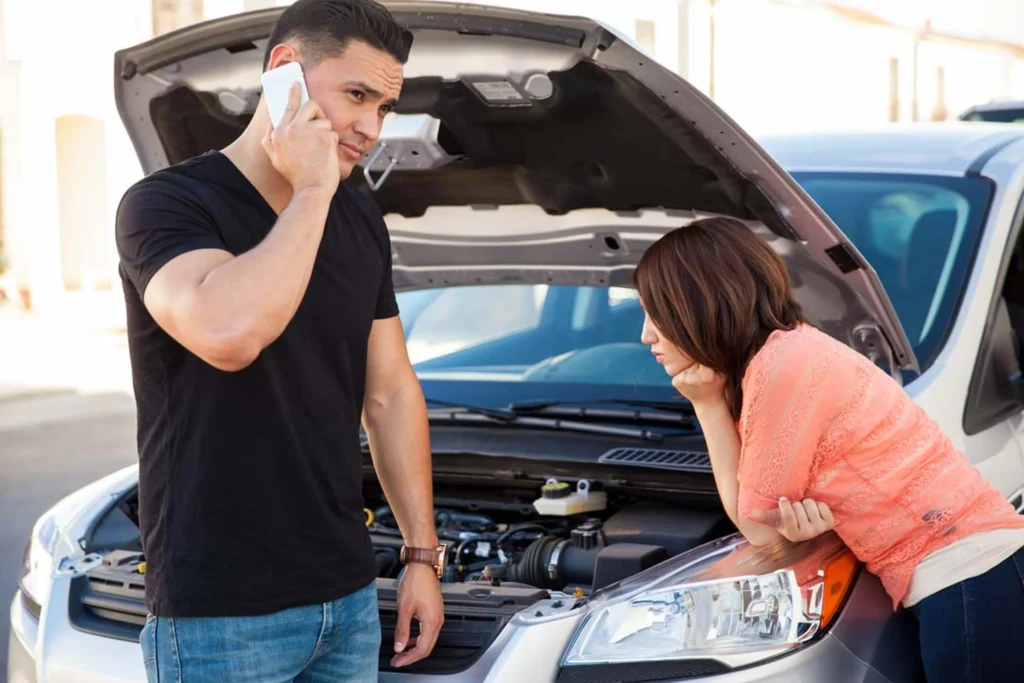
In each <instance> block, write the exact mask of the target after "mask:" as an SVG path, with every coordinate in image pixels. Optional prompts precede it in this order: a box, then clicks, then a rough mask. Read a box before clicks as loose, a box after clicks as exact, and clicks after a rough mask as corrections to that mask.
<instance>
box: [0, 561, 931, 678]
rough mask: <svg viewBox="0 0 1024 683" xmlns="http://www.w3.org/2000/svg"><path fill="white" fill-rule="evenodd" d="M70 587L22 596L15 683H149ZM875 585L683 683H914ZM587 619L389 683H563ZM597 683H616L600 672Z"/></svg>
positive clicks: (905, 640)
mask: <svg viewBox="0 0 1024 683" xmlns="http://www.w3.org/2000/svg"><path fill="white" fill-rule="evenodd" d="M69 595H70V580H69V579H67V578H58V579H56V580H55V581H54V584H53V590H52V592H51V594H50V597H49V599H48V600H47V605H45V606H44V607H43V610H42V613H41V616H40V619H36V617H35V615H33V614H32V613H31V612H30V611H29V610H28V609H27V607H26V606H25V602H24V600H23V599H22V595H21V593H20V592H18V593H16V594H15V597H14V600H13V602H12V603H11V609H10V619H11V634H10V654H9V660H8V671H7V679H8V681H9V683H71V682H72V681H74V682H75V683H127V682H129V681H131V682H134V683H144V682H145V681H146V674H145V668H144V666H143V662H142V651H141V649H140V647H139V645H138V643H135V642H129V641H125V640H117V639H113V638H105V637H101V636H97V635H93V634H89V633H85V632H83V631H80V630H78V629H76V628H75V627H74V626H72V625H71V622H70V620H69V618H68V599H69ZM886 600H887V598H886V597H885V595H884V593H882V592H881V589H880V587H879V586H878V585H877V581H875V580H874V579H873V577H871V578H869V579H867V580H865V577H863V576H862V577H861V579H860V580H858V581H857V586H856V587H855V589H854V593H853V595H851V596H850V601H849V603H848V604H847V606H846V608H845V609H844V610H843V612H842V615H841V616H840V618H839V619H838V620H837V623H836V624H835V625H834V627H833V628H832V629H831V630H830V632H829V633H827V634H826V635H825V636H823V637H822V638H820V639H819V640H817V641H815V642H812V643H810V644H808V645H806V646H804V647H803V648H801V649H800V650H798V651H796V652H793V653H791V654H788V655H785V656H782V657H779V658H777V659H775V660H773V661H768V662H764V663H762V664H759V665H757V666H753V667H750V668H747V669H742V670H737V671H732V672H728V673H722V674H717V675H714V676H708V677H699V678H692V677H691V678H686V679H684V680H683V681H680V683H699V682H704V681H706V682H708V683H752V682H753V681H759V682H761V683H791V682H792V681H802V682H804V683H816V682H818V681H820V682H821V683H913V682H914V681H916V680H920V679H918V678H917V676H918V671H919V669H917V668H915V667H916V666H917V664H916V662H919V658H917V659H915V658H916V642H915V641H914V638H913V636H914V634H913V632H912V629H910V628H909V627H908V622H907V621H906V620H905V619H897V620H893V619H888V620H887V619H886V618H887V617H888V616H890V615H891V606H888V605H887V604H886ZM578 623H579V618H578V617H575V618H574V617H565V618H562V619H558V620H555V621H549V622H547V623H538V624H531V625H529V626H521V625H518V624H517V623H516V622H513V623H512V624H510V625H509V626H508V627H506V628H505V629H504V630H503V631H502V633H501V634H500V635H499V636H498V638H497V639H496V640H495V641H494V642H493V643H492V644H491V646H490V647H489V648H488V650H487V652H485V653H484V655H483V656H482V657H481V658H480V659H479V660H478V661H477V662H476V663H475V664H474V665H473V666H472V667H470V668H469V669H467V670H466V671H463V672H461V673H459V674H454V675H450V676H435V675H424V674H401V673H382V674H381V676H380V681H382V682H383V683H485V682H486V683H521V682H522V681H538V682H540V681H557V679H558V677H559V662H560V661H561V658H562V653H563V652H564V651H565V648H566V646H567V645H568V643H569V641H570V640H571V638H572V636H573V633H574V631H575V629H576V626H577V625H578ZM594 673H595V677H594V680H612V679H609V678H607V677H605V676H601V675H600V672H598V671H595V672H594Z"/></svg>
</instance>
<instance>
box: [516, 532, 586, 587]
mask: <svg viewBox="0 0 1024 683" xmlns="http://www.w3.org/2000/svg"><path fill="white" fill-rule="evenodd" d="M602 550H604V546H603V545H599V546H596V547H594V548H587V549H584V548H577V547H576V546H574V545H572V543H571V542H570V541H569V540H567V539H564V538H559V537H557V536H542V537H541V538H539V539H537V540H536V541H534V542H533V543H531V544H530V546H529V547H528V548H527V549H526V551H525V552H524V553H523V556H522V558H521V559H520V560H519V561H518V562H516V563H514V564H512V565H510V566H509V567H508V570H507V572H506V575H505V576H506V579H507V580H508V581H513V582H516V583H525V584H529V585H531V586H537V587H538V588H555V589H560V588H564V587H565V586H566V585H568V584H589V583H591V582H592V581H593V579H594V565H595V564H596V562H597V554H598V553H599V552H601V551H602Z"/></svg>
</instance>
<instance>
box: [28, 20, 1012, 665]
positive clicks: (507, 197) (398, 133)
mask: <svg viewBox="0 0 1024 683" xmlns="http://www.w3.org/2000/svg"><path fill="white" fill-rule="evenodd" d="M387 4H388V5H389V6H390V7H391V9H392V10H393V12H394V13H395V14H396V16H397V17H398V19H399V20H401V21H403V22H404V23H406V24H407V25H409V26H410V28H411V29H412V30H413V31H414V32H415V34H416V40H415V44H414V47H413V50H412V55H411V58H410V61H409V64H408V65H407V68H406V82H405V85H404V88H403V92H402V98H401V102H400V104H399V107H398V111H397V112H396V113H395V114H393V115H391V116H389V118H388V120H387V122H386V125H385V130H384V133H383V135H382V138H381V140H380V141H379V143H378V144H377V146H376V147H375V148H374V150H373V151H372V152H371V153H370V154H369V155H367V158H366V159H365V160H364V162H363V164H362V168H361V169H360V170H359V172H358V173H356V174H355V175H354V176H353V177H352V178H351V179H350V180H349V182H352V183H355V184H357V185H358V186H359V187H361V188H362V189H364V190H365V191H366V192H368V193H370V194H371V195H373V196H374V198H375V199H376V201H377V202H378V203H379V204H380V206H381V208H382V210H383V211H384V212H385V214H386V216H387V221H388V225H389V229H390V232H391V236H392V240H393V251H394V277H395V284H396V287H397V289H398V290H399V292H400V293H399V295H398V297H399V305H400V309H401V311H402V316H403V324H404V326H405V333H406V337H407V340H408V343H409V349H410V353H411V354H412V356H413V359H414V363H415V367H416V370H417V373H418V375H419V378H420V381H421V383H422V386H423V389H424V392H425V394H426V395H427V397H428V398H429V399H430V406H431V411H430V423H431V441H432V447H433V453H434V469H435V492H436V499H435V508H436V524H437V527H438V531H439V534H440V535H441V537H442V538H443V539H444V540H445V542H446V543H447V544H448V547H449V559H450V569H449V572H448V574H447V575H446V576H445V577H444V582H443V584H442V591H443V595H444V601H445V611H446V621H445V625H444V628H443V630H442V631H441V634H440V637H439V640H438V644H437V647H436V649H435V651H434V652H433V654H432V656H431V657H429V658H428V659H426V660H424V661H422V662H420V663H418V664H416V665H414V666H412V667H409V668H408V669H403V670H402V671H401V672H397V671H393V670H391V669H390V668H389V666H388V655H389V653H388V649H389V647H390V644H391V642H392V633H393V628H394V621H395V606H394V595H395V584H396V581H397V580H398V579H399V578H400V577H399V574H398V568H397V566H396V562H395V550H394V549H395V546H396V535H395V534H396V527H395V524H394V520H393V517H392V516H391V513H390V510H389V508H388V507H387V503H386V501H385V500H384V498H383V495H382V494H381V490H380V487H379V485H378V484H377V482H376V479H375V477H374V476H373V469H372V465H371V462H370V459H369V453H366V454H365V457H366V460H365V466H364V472H365V474H366V477H365V487H364V497H365V501H366V508H367V509H366V516H367V527H368V532H369V533H370V535H371V538H372V539H373V542H374V547H375V553H376V556H377V562H378V569H379V578H378V589H379V597H380V605H381V624H382V630H383V647H382V652H381V659H380V662H381V680H383V681H395V682H401V683H405V682H408V683H412V682H414V681H431V682H433V683H440V682H442V681H451V682H452V683H454V682H456V681H458V682H463V681H464V682H471V681H474V682H475V681H491V682H505V681H531V682H533V681H558V682H560V683H572V682H575V681H624V682H630V681H652V680H669V681H699V680H705V679H707V680H714V681H718V682H721V683H739V682H746V681H772V682H776V683H783V682H785V683H790V682H792V681H822V682H827V683H853V682H865V681H871V682H883V681H891V682H893V683H908V682H913V681H918V680H922V674H921V666H920V658H919V655H918V645H917V640H916V625H915V624H914V621H913V618H912V617H910V616H909V615H908V614H907V613H906V612H903V611H897V612H895V613H894V611H893V609H892V605H891V601H890V599H889V597H888V596H887V595H886V594H885V593H884V591H883V590H882V588H881V586H880V584H879V582H878V581H877V580H876V579H875V578H874V577H873V576H872V575H870V574H868V573H867V572H865V571H864V569H863V568H862V567H861V565H860V563H859V562H858V561H857V560H856V558H854V557H853V556H852V555H851V554H850V552H849V551H848V550H847V549H846V548H845V546H844V545H843V544H842V543H841V542H840V541H839V539H838V538H837V537H835V536H834V535H829V536H825V537H821V538H819V539H816V540H815V541H812V542H809V543H805V544H800V545H796V546H790V547H774V548H760V549H758V548H753V547H751V546H749V545H748V544H746V543H745V542H743V541H742V539H741V538H740V537H738V536H737V535H736V533H735V529H734V528H733V527H731V526H730V524H729V522H728V519H727V517H726V516H725V514H724V513H723V511H722V510H721V507H720V503H719V502H718V498H717V495H716V490H715V485H714V481H713V477H712V474H711V470H710V464H709V461H708V458H707V453H706V450H705V447H704V444H703V441H702V438H701V435H700V432H699V427H698V426H697V425H696V423H695V420H694V418H693V415H692V413H691V412H690V410H689V407H688V405H687V404H686V402H685V401H682V400H680V398H679V397H678V395H677V394H676V393H675V392H674V391H673V389H672V387H671V385H670V383H669V380H668V378H667V377H666V376H665V374H664V372H663V371H662V369H661V368H660V367H659V366H658V365H657V363H655V362H654V360H653V359H652V357H651V355H650V353H649V352H648V350H647V349H646V348H645V347H644V346H643V345H642V344H640V342H639V337H640V329H641V324H642V319H643V313H642V311H641V309H640V307H639V304H638V301H637V299H636V296H635V293H634V292H633V291H632V289H631V287H630V275H631V271H632V269H633V267H634V265H635V264H636V262H637V259H638V257H639V256H640V254H642V253H643V251H644V249H645V248H646V247H647V246H648V245H650V244H651V243H652V242H653V241H654V240H656V239H657V238H658V237H659V236H660V235H662V234H664V233H665V232H666V231H667V230H669V229H671V228H674V227H676V226H678V225H682V224H685V223H686V222H688V221H690V220H692V219H693V218H694V217H695V216H699V215H707V214H727V215H732V216H736V217H739V218H741V219H743V220H745V221H747V222H748V223H749V225H750V227H751V229H752V230H756V231H758V232H760V233H761V234H763V235H764V237H765V239H767V240H768V241H769V242H770V243H771V244H772V245H773V246H774V247H775V248H776V249H777V250H778V252H779V253H780V254H782V255H783V256H784V258H785V259H786V261H787V263H788V265H789V267H790V270H791V272H792V274H793V278H794V281H795V283H796V291H797V297H798V298H799V299H800V301H801V303H802V304H803V305H804V307H805V310H806V312H807V313H808V315H809V316H810V317H811V318H812V320H813V321H814V322H815V323H816V324H817V325H818V326H820V327H821V328H822V329H824V330H826V331H827V332H828V333H829V334H832V335H833V336H835V337H837V338H838V339H840V340H842V341H843V342H845V343H847V344H849V345H850V346H851V347H853V348H856V349H857V350H859V351H861V352H862V353H864V354H866V355H867V356H869V357H870V358H872V359H874V360H875V361H876V362H877V363H878V364H879V365H880V366H882V367H884V368H885V369H887V370H888V371H889V372H891V373H892V374H893V376H894V377H896V378H897V379H899V380H900V381H902V382H904V384H905V386H906V388H907V390H908V391H909V392H910V394H911V395H912V396H913V397H914V399H915V400H916V401H917V402H919V403H920V404H921V405H922V406H923V407H924V408H925V409H926V410H927V411H928V413H929V414H930V415H931V416H932V417H933V418H934V419H935V420H937V421H938V422H939V423H940V424H941V425H942V427H943V428H944V430H945V432H946V433H947V434H948V435H949V436H950V437H951V438H952V439H953V440H954V442H955V443H956V444H957V445H958V446H959V447H960V448H962V449H963V450H964V451H965V452H966V453H967V455H968V457H969V458H970V459H971V461H972V462H973V463H974V464H975V465H977V467H978V468H979V469H980V470H981V471H982V472H983V473H984V475H985V476H986V478H987V479H988V480H989V481H990V482H992V483H993V484H995V485H996V486H997V487H999V489H1000V490H1002V491H1003V493H1004V494H1005V495H1006V496H1007V497H1008V498H1010V499H1011V500H1013V501H1014V504H1015V505H1017V506H1018V508H1022V507H1024V503H1022V493H1021V487H1022V485H1024V456H1022V436H1024V435H1022V431H1021V424H1022V409H1024V393H1022V392H1021V386H1022V380H1021V372H1020V365H1019V361H1018V352H1019V340H1020V335H1019V334H1018V331H1019V330H1024V327H1022V323H1024V315H1022V312H1024V280H1022V279H1021V275H1020V273H1024V262H1022V261H1021V260H1020V258H1019V256H1018V250H1017V247H1016V244H1017V239H1018V232H1019V229H1020V225H1021V221H1022V218H1024V207H1022V204H1021V199H1022V194H1024V129H1021V130H1020V131H1015V130H1013V129H1010V128H1006V127H995V128H992V127H987V126H985V125H983V124H976V125H968V124H962V125H954V126H950V127H940V126H936V127H927V128H914V129H890V130H885V131H882V132H877V133H859V134H858V133H847V134H840V135H823V134H817V135H808V136H790V137H783V138H777V139H770V140H762V141H760V144H758V143H755V142H754V141H753V140H752V139H751V138H750V137H749V136H748V135H747V134H746V133H744V131H743V130H741V129H740V128H739V127H738V126H737V125H736V124H735V123H734V122H733V121H732V120H731V119H729V118H728V117H727V116H726V115H725V114H724V113H723V112H722V111H721V110H719V109H718V108H717V107H716V106H715V105H714V104H713V103H711V102H710V101H709V100H708V99H707V98H705V97H704V96H703V95H701V94H700V93H699V92H698V91H697V90H695V89H694V88H693V87H691V86H690V85H689V84H687V83H686V82H685V81H683V80H682V79H680V78H679V77H677V76H676V75H674V74H672V73H671V72H669V71H668V70H666V69H664V68H662V67H661V66H659V65H658V64H656V63H654V62H653V61H652V60H651V59H650V58H649V57H648V56H647V55H645V54H644V53H643V52H642V51H640V50H639V49H638V48H637V47H635V46H634V45H633V44H631V43H630V41H629V40H628V39H626V38H624V37H623V36H621V35H618V34H617V33H616V32H615V31H614V30H612V29H610V28H608V27H607V26H603V25H601V24H599V23H597V22H594V21H591V20H588V19H583V18H573V17H554V16H548V15H543V14H536V13H526V12H518V11H511V10H504V9H495V8H487V7H475V6H470V5H461V4H441V3H433V2H430V3H426V2H390V3H387ZM280 11H281V10H280V9H274V10H266V11H260V12H255V13H249V14H244V15H238V16H232V17H227V18H223V19H219V20H216V21H212V22H208V23H204V24H200V25H196V26H192V27H189V28H187V29H184V30H182V31H179V32H176V33H172V34H169V35H166V36H163V37H160V38H158V39H155V40H153V41H150V42H148V43H145V44H143V45H139V46H136V47H133V48H131V49H127V50H124V51H122V52H120V53H118V55H117V57H116V73H115V76H116V81H115V83H116V90H115V92H116V97H117V103H118V107H119V110H120V112H121V115H122V118H123V121H124V124H125V126H126V128H127V130H128V132H129V134H130V136H131V139H132V141H133V143H134V145H135V147H136V150H137V151H138V155H139V158H140V160H141V161H142V165H143V168H144V169H145V170H146V171H147V172H150V171H153V170H155V169H158V168H161V167H163V166H165V165H167V164H169V163H174V162H177V161H180V160H182V159H185V158H188V157H190V156H193V155H196V154H199V153H202V152H204V151H206V150H207V149H210V148H217V147H221V146H223V145H224V144H226V143H227V142H228V141H229V140H231V139H232V138H233V137H234V136H235V135H236V134H237V133H238V131H240V130H241V129H242V127H243V126H244V125H245V123H246V121H247V120H248V117H249V116H250V115H251V113H252V111H253V108H254V107H255V105H256V102H257V99H258V96H259V72H260V65H261V59H262V56H263V47H264V45H265V41H266V38H267V36H268V35H269V32H270V28H271V26H272V24H273V22H274V20H275V19H276V17H277V16H278V13H279V12H280ZM765 106H785V102H784V99H782V98H780V100H779V101H777V102H769V103H765ZM766 150H767V151H766ZM769 153H770V154H769ZM837 225H838V226H840V227H841V228H842V230H840V228H839V227H837ZM365 448H366V445H365V443H364V449H365ZM137 509H138V496H137V471H136V468H134V467H132V468H128V469H126V470H124V471H120V472H117V473H114V474H112V475H110V476H109V477H107V478H105V479H102V480H100V481H97V482H95V483H93V484H91V485H90V486H87V487H85V488H83V489H81V490H80V491H77V492H76V493H74V494H72V495H71V496H69V497H67V498H66V499H64V500H62V501H60V502H59V503H57V504H56V505H55V506H54V507H53V508H52V509H51V510H49V511H48V512H47V513H46V514H44V515H43V516H42V517H41V518H40V519H39V520H38V522H37V523H36V524H35V526H34V528H33V531H32V534H31V538H30V539H29V541H28V544H27V546H26V551H25V558H24V566H23V570H22V577H21V581H20V586H19V590H18V592H17V594H16V595H15V597H14V600H13V602H12V604H11V609H10V618H11V636H10V658H9V669H8V677H9V680H10V681H11V683H25V682H30V681H46V682H48V683H56V682H62V681H76V682H82V681H86V682H91V681H96V682H100V681H103V682H113V681H142V680H145V674H144V669H143V665H142V657H141V651H140V648H139V645H138V633H139V631H140V629H141V626H142V624H143V621H144V619H145V615H146V608H145V603H144V600H143V595H144V589H145V578H146V574H145V564H144V561H145V558H144V556H143V553H142V549H141V547H140V542H139V530H138V526H137V519H138V516H137ZM309 523H310V524H316V523H317V520H309ZM397 542H399V543H400V540H397ZM270 569H271V570H272V567H270Z"/></svg>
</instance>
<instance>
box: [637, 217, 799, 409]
mask: <svg viewBox="0 0 1024 683" xmlns="http://www.w3.org/2000/svg"><path fill="white" fill-rule="evenodd" d="M633 277H634V282H635V283H636V287H637V290H638V291H639V294H640V300H641V302H642V303H643V306H644V308H645V309H646V311H647V314H648V315H649V316H650V317H651V321H652V322H653V323H654V324H655V326H657V328H658V330H659V331H660V332H661V334H662V335H664V336H665V338H666V339H667V340H668V341H670V342H672V343H673V344H675V345H676V346H677V347H679V349H680V350H682V351H683V353H685V354H686V355H688V356H689V357H690V358H692V359H693V360H695V361H696V362H698V363H700V364H701V365H704V366H706V367H708V368H711V369H712V370H714V371H716V372H718V373H720V374H721V375H722V376H724V377H725V383H726V398H727V400H728V403H729V408H730V410H731V412H732V415H733V418H734V419H739V415H740V408H741V406H742V404H743V389H742V382H743V375H744V373H745V372H746V369H747V365H748V364H749V363H750V360H751V358H753V357H754V354H756V353H757V352H758V350H760V348H761V347H762V346H763V345H764V343H765V341H767V339H768V336H769V335H770V334H771V333H772V332H774V331H775V330H791V329H793V328H794V327H796V326H797V324H799V323H801V322H806V321H805V319H804V316H803V313H802V312H801V310H800V305H799V304H797V302H796V301H795V300H794V299H793V290H792V286H791V284H790V278H789V272H788V271H787V270H786V265H785V263H784V262H783V261H782V259H781V258H780V257H779V255H778V254H776V253H775V251H774V250H772V248H771V247H770V246H768V244H767V243H766V242H765V241H764V240H763V239H761V238H760V237H759V236H758V235H757V234H756V233H754V232H753V231H752V230H751V229H750V228H749V227H747V226H746V225H744V224H743V223H741V222H739V221H737V220H733V219H731V218H723V217H715V218H704V219H700V220H697V221H694V222H693V223H691V224H689V225H687V226H685V227H682V228H677V229H675V230H673V231H672V232H670V233H668V234H666V235H665V236H664V237H662V238H661V239H659V240H658V241H657V242H655V243H654V244H653V245H651V247H650V248H649V249H648V250H647V252H646V253H645V254H644V255H643V257H642V258H641V259H640V262H639V264H637V267H636V271H635V273H634V275H633Z"/></svg>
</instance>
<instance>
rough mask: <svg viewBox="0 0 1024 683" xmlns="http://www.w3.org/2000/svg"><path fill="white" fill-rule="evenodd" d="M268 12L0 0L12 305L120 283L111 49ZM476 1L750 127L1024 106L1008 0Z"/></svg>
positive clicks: (238, 3)
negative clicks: (604, 35) (597, 42)
mask: <svg viewBox="0 0 1024 683" xmlns="http://www.w3.org/2000/svg"><path fill="white" fill-rule="evenodd" d="M477 1H478V2H487V1H488V0H477ZM284 4H289V0H102V2H83V1H82V0H50V1H49V2H46V3H42V2H37V0H0V270H2V269H3V266H4V263H5V262H6V263H7V265H8V269H7V272H6V273H5V274H3V275H0V287H2V288H4V289H6V290H8V291H9V292H12V293H14V296H15V301H16V302H17V303H18V304H20V305H28V304H31V306H32V307H33V308H46V307H49V306H51V305H55V304H60V303H61V302H62V301H66V300H67V294H68V293H74V292H83V291H86V292H88V291H112V292H114V293H116V292H117V290H118V288H119V283H118V278H117V268H116V252H115V249H114V244H113V227H112V225H113V217H114V213H115V211H116V208H117V203H118V201H119V199H120V197H121V194H122V193H123V192H124V190H125V188H126V187H127V186H128V185H129V184H131V183H132V182H133V181H134V180H135V179H137V178H138V177H139V176H140V174H141V171H140V168H139V165H138V161H137V159H136V157H135V153H134V151H133V150H132V148H131V145H130V143H129V141H128V138H127V136H126V135H125V133H124V130H123V128H122V125H121V122H120V120H119V118H118V115H117V112H116V109H115V107H114V101H113V91H112V88H111V84H112V81H113V74H112V70H113V62H112V57H113V53H114V51H115V50H117V49H119V48H121V47H125V46H128V45H132V44H134V43H138V42H141V41H143V40H146V39H148V38H150V37H152V36H154V35H157V34H161V33H165V32H167V31H169V30H172V29H174V28H178V27H180V26H184V25H187V24H190V23H193V22H195V21H200V20H203V19H208V18H212V17H216V16H222V15H225V14H231V13H234V12H240V11H246V10H252V9H259V8H263V7H269V6H274V5H284ZM490 4H499V5H504V6H508V7H516V8H523V9H534V10H539V11H545V12H552V13H556V14H589V15H591V16H593V17H595V18H597V19H599V20H602V21H604V22H606V23H608V24H610V25H612V26H614V27H615V28H616V29H617V30H619V31H620V32H621V33H623V34H625V35H627V36H628V37H630V38H632V39H633V40H634V41H635V42H636V43H637V44H639V45H640V46H642V47H643V48H644V49H645V50H647V51H648V52H649V53H650V54H651V55H652V56H653V57H654V58H655V59H657V60H659V61H660V62H661V63H663V64H664V65H666V66H667V67H669V68H671V69H673V70H674V71H676V72H678V73H679V74H681V75H682V76H684V77H685V78H687V79H688V80H690V81H691V82H693V83H694V84H695V85H696V86H697V87H699V88H700V89H701V90H703V91H704V92H705V93H707V94H708V95H710V96H711V97H713V98H714V99H715V100H716V101H717V102H718V103H719V104H720V105H721V106H723V107H724V108H725V110H726V111H727V112H728V113H729V114H730V115H732V116H733V117H734V118H735V119H736V120H737V121H738V122H739V123H740V124H741V125H743V126H745V127H747V128H748V129H749V130H750V131H751V132H753V133H754V134H755V135H757V134H759V133H765V132H773V131H778V130H786V129H799V130H806V129H810V128H817V127H853V126H861V125H876V124H884V123H885V122H889V121H914V120H945V119H949V118H955V117H956V115H957V114H959V113H960V112H961V111H963V110H964V109H966V108H967V107H969V106H971V105H974V104H977V103H981V102H988V101H991V100H996V99H1006V98H1024V3H1021V2H1020V1H1019V0H900V1H899V2H893V1H892V0H842V1H838V0H837V1H834V2H828V1H825V0H630V1H629V2H625V1H623V0H490ZM54 17H59V19H58V20H56V21H55V20H54ZM117 296H119V294H118V295H117Z"/></svg>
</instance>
